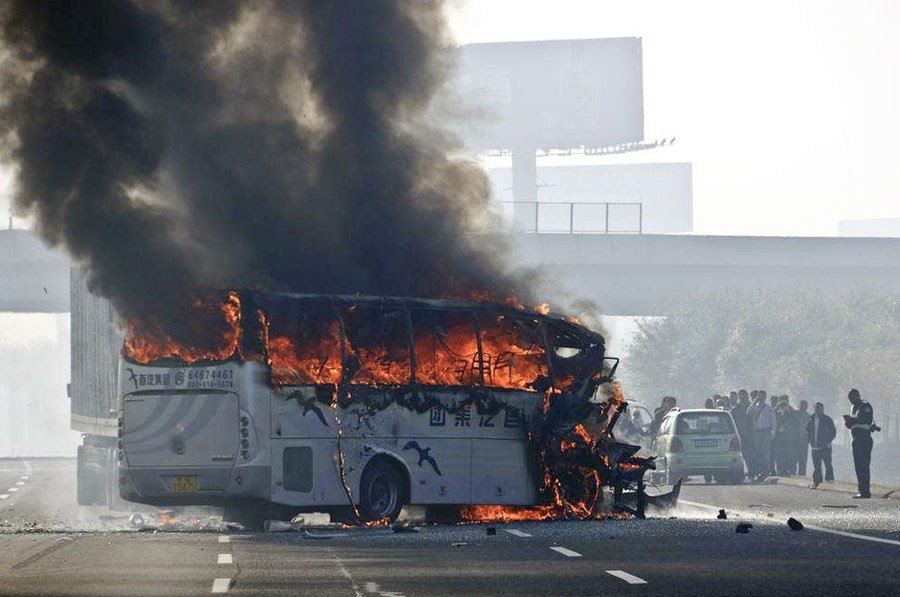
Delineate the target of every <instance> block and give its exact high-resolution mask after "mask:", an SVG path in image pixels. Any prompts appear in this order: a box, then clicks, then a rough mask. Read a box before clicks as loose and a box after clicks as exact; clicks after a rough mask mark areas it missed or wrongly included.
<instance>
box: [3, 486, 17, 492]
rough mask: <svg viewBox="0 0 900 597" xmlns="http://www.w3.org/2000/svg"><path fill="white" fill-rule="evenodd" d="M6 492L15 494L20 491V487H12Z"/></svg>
mask: <svg viewBox="0 0 900 597" xmlns="http://www.w3.org/2000/svg"><path fill="white" fill-rule="evenodd" d="M6 491H8V492H10V493H15V492H17V491H19V488H18V487H10V488H9V489H7V490H6Z"/></svg>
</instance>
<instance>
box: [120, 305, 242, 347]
mask: <svg viewBox="0 0 900 597" xmlns="http://www.w3.org/2000/svg"><path fill="white" fill-rule="evenodd" d="M185 301H186V304H184V305H175V306H173V307H172V311H173V313H176V314H178V316H177V317H176V316H175V315H172V316H170V317H169V318H168V321H167V323H168V325H167V326H163V325H162V323H161V322H160V321H158V320H156V319H153V318H151V319H147V320H138V319H135V320H132V321H130V322H129V323H128V329H127V331H126V334H125V355H126V356H127V357H128V358H129V359H131V360H132V361H135V362H137V363H142V364H147V363H152V362H154V361H159V360H178V361H181V362H183V363H195V362H198V361H224V360H227V359H230V358H233V357H234V356H235V355H236V354H237V351H238V346H239V343H240V339H241V327H240V319H241V301H240V298H239V297H238V295H237V294H236V293H234V292H229V293H227V294H225V295H221V294H218V295H217V294H213V295H193V296H192V295H186V296H185ZM172 330H177V334H174V335H173V334H171V331H172Z"/></svg>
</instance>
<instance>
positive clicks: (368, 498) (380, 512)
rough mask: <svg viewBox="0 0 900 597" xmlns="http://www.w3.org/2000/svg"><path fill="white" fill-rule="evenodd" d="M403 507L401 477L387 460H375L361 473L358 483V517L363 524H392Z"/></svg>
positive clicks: (395, 467)
mask: <svg viewBox="0 0 900 597" xmlns="http://www.w3.org/2000/svg"><path fill="white" fill-rule="evenodd" d="M402 507H403V476H402V475H401V474H400V471H399V470H398V468H397V466H395V465H394V464H392V463H391V462H390V461H388V460H384V459H377V460H375V461H374V462H372V463H370V464H369V466H367V467H366V470H365V471H363V474H362V479H361V480H360V482H359V515H360V518H362V520H363V522H370V521H374V520H382V519H385V518H386V519H387V520H388V521H389V522H394V521H395V520H397V517H398V516H399V515H400V508H402Z"/></svg>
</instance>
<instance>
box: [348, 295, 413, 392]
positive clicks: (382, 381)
mask: <svg viewBox="0 0 900 597" xmlns="http://www.w3.org/2000/svg"><path fill="white" fill-rule="evenodd" d="M343 316H344V330H345V333H346V345H345V350H346V361H345V363H344V375H345V378H346V380H347V381H349V382H350V383H352V384H366V385H405V384H408V383H409V382H410V358H409V317H408V316H407V314H406V311H404V310H402V309H397V308H391V307H382V306H379V305H365V304H359V303H353V304H351V305H350V306H349V307H347V308H346V309H345V310H344V314H343Z"/></svg>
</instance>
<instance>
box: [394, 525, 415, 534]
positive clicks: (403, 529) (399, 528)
mask: <svg viewBox="0 0 900 597" xmlns="http://www.w3.org/2000/svg"><path fill="white" fill-rule="evenodd" d="M391 530H392V531H394V532H395V533H418V532H419V529H418V528H416V527H414V526H410V525H408V524H400V523H396V524H393V525H391Z"/></svg>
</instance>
